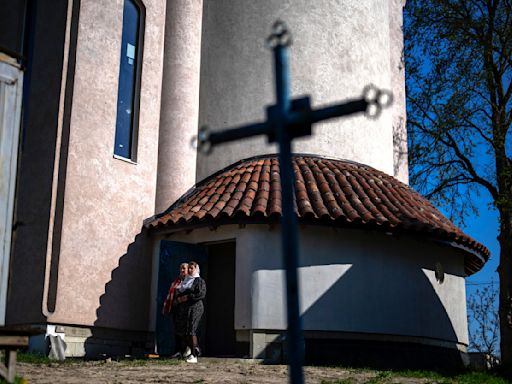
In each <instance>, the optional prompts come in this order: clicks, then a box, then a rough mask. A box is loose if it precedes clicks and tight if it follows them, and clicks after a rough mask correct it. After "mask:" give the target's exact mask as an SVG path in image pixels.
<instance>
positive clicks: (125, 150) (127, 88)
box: [114, 0, 144, 161]
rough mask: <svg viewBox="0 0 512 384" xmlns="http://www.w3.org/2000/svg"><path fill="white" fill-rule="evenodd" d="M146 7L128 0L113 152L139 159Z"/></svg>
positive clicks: (124, 18) (126, 1) (125, 7)
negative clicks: (141, 75) (137, 151)
mask: <svg viewBox="0 0 512 384" xmlns="http://www.w3.org/2000/svg"><path fill="white" fill-rule="evenodd" d="M143 35H144V8H143V6H142V4H139V3H138V2H136V1H134V0H125V1H124V9H123V34H122V41H121V65H120V68H119V88H118V94H117V119H116V140H115V148H114V154H115V155H117V156H120V157H123V158H126V159H130V160H133V161H135V160H136V146H137V128H138V120H139V93H140V73H141V63H142V37H143Z"/></svg>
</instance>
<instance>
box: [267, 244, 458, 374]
mask: <svg viewBox="0 0 512 384" xmlns="http://www.w3.org/2000/svg"><path fill="white" fill-rule="evenodd" d="M353 238H355V240H354V243H356V246H355V247H354V248H351V245H350V244H347V246H346V247H345V248H344V249H343V252H342V253H340V252H333V253H331V254H326V255H322V257H321V260H320V262H317V263H315V261H319V257H316V256H311V255H309V256H303V257H302V260H301V263H300V265H301V268H302V271H303V273H301V284H302V286H303V287H304V286H307V287H310V293H309V294H308V293H307V292H305V294H306V296H309V297H310V298H312V296H313V295H314V294H315V293H314V290H315V289H316V290H317V292H318V294H319V296H318V297H317V298H315V300H314V301H313V302H312V303H311V304H310V305H309V307H306V308H305V309H304V312H303V315H302V323H303V327H304V330H305V353H306V362H307V363H308V364H344V365H349V366H371V367H376V368H401V369H404V368H408V369H446V368H454V367H461V366H462V365H463V363H464V361H463V356H462V355H461V353H460V352H459V351H458V349H457V346H458V344H457V341H458V336H457V333H456V329H461V328H462V327H463V324H455V323H452V320H453V321H457V320H456V319H455V318H454V319H451V318H450V315H449V314H448V312H447V310H446V309H445V306H444V304H443V302H442V301H441V299H440V297H439V296H438V294H437V292H436V289H437V287H436V288H435V287H434V286H433V284H438V283H437V282H434V283H433V284H432V283H431V280H429V278H428V277H427V275H426V274H425V272H424V269H430V270H431V269H432V266H430V265H429V264H430V258H431V256H432V255H438V256H436V257H439V256H440V255H442V256H445V257H450V258H451V257H453V265H451V266H450V265H449V264H452V263H451V262H450V263H449V262H448V260H446V263H447V268H448V269H450V271H449V272H448V270H447V272H448V273H450V274H451V275H452V276H457V277H462V276H458V274H457V273H456V272H454V270H456V269H457V268H458V266H457V262H458V261H457V260H459V259H460V260H461V262H462V258H459V256H460V255H458V254H457V253H456V252H446V251H445V250H444V249H442V248H440V247H438V246H436V245H434V244H428V243H417V242H413V241H409V240H408V239H406V238H401V239H400V241H398V240H396V239H394V238H390V237H385V236H384V237H383V236H376V237H374V238H372V237H371V236H370V235H369V234H368V235H367V236H366V237H364V238H362V240H364V239H366V241H365V243H364V244H365V245H364V249H362V250H361V249H359V248H358V246H357V242H358V240H357V239H356V238H357V236H353ZM419 245H421V247H422V250H421V251H419V250H418V248H417V247H418V246H419ZM338 249H339V248H338ZM404 250H409V251H404ZM415 250H416V251H415ZM414 252H416V253H414ZM420 260H423V261H420ZM279 264H280V263H279V262H278V261H273V262H272V265H271V266H269V265H266V267H269V268H270V270H268V271H266V272H265V275H267V276H268V275H269V274H272V273H274V272H275V271H277V270H278V269H279V268H280V265H279ZM334 265H338V266H339V265H346V266H350V267H349V268H346V269H345V272H344V273H343V274H338V278H336V277H334V276H332V277H333V283H332V284H330V283H329V281H328V280H329V276H328V275H329V273H333V271H335V270H336V268H333V266H334ZM281 276H283V275H281ZM276 277H277V275H276ZM283 278H284V276H283ZM274 280H275V279H274ZM308 280H309V281H308ZM449 280H450V279H448V278H447V279H446V280H445V282H444V283H443V284H450V281H449ZM319 281H320V282H322V284H325V287H326V289H325V290H324V291H323V292H322V293H320V292H321V291H320V290H318V287H319V286H320V285H319V284H318V282H319ZM451 282H452V283H453V280H452V281H451ZM315 284H316V288H315ZM449 287H450V286H449V285H446V286H445V287H440V288H441V289H445V290H446V289H447V288H449ZM450 294H453V295H457V292H456V291H454V292H453V293H450ZM453 298H455V299H458V298H459V297H457V296H454V297H453ZM453 298H452V299H453ZM460 299H461V300H463V297H461V298H460ZM449 310H450V309H449ZM452 316H453V315H452ZM401 336H402V337H401ZM404 336H406V337H407V342H405V341H404ZM420 341H421V342H422V343H420ZM427 343H428V344H429V345H427ZM278 344H279V342H278V343H277V344H269V345H268V346H267V348H266V350H265V352H264V356H261V357H264V358H267V359H271V360H272V359H274V360H275V358H276V357H278V359H279V357H281V358H285V356H284V352H285V351H283V350H282V348H280V346H279V345H278ZM434 345H437V346H434ZM439 345H441V346H439Z"/></svg>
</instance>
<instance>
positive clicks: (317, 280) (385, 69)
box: [0, 0, 489, 367]
mask: <svg viewBox="0 0 512 384" xmlns="http://www.w3.org/2000/svg"><path fill="white" fill-rule="evenodd" d="M404 5H405V0H358V1H354V0H347V1H340V0H319V1H315V2H311V1H306V0H264V1H251V0H115V1H108V2H106V1H101V0H38V1H36V0H7V1H4V2H2V6H1V7H2V8H3V9H0V159H1V162H0V164H1V175H0V176H1V184H0V185H1V188H0V193H1V201H0V204H1V209H0V214H1V216H0V220H1V221H0V223H1V225H0V240H1V242H0V245H1V247H0V279H1V280H0V326H1V325H3V326H11V327H12V326H30V327H34V328H37V329H39V330H40V332H41V335H40V336H34V337H33V338H32V339H31V346H30V348H31V350H33V351H39V352H43V353H47V348H48V337H47V336H53V337H59V338H61V339H62V340H63V341H64V342H65V343H66V350H65V353H66V356H70V357H71V356H75V357H79V356H88V357H101V356H125V355H130V356H142V355H143V354H145V353H148V352H151V351H154V350H155V349H156V350H157V351H158V353H160V354H162V355H165V354H168V353H170V352H171V351H172V349H173V337H172V332H170V318H169V317H164V316H162V315H161V313H160V308H161V305H162V302H163V300H164V298H165V295H166V294H167V289H168V287H169V284H170V282H171V280H172V279H174V277H175V276H176V275H177V273H178V266H179V264H180V263H181V262H183V261H189V260H195V261H197V262H198V263H199V265H200V267H201V273H202V276H203V277H204V279H205V281H206V284H207V289H208V293H207V298H206V301H205V305H206V312H205V316H204V319H203V325H202V327H201V335H200V342H201V343H202V346H203V350H204V353H205V354H206V355H208V356H238V357H250V358H261V359H266V360H268V361H285V360H286V357H287V356H286V348H285V346H286V333H285V330H286V326H287V324H286V297H285V292H286V289H285V288H286V287H285V280H284V267H283V261H282V256H281V246H280V230H281V229H280V219H281V185H280V180H279V172H280V167H279V161H278V160H277V155H276V153H277V147H276V146H275V144H268V143H267V142H266V140H265V138H263V137H260V138H254V139H249V140H245V141H239V142H234V143H230V144H225V145H223V146H219V147H215V148H214V149H213V151H212V152H211V153H208V154H204V153H198V152H197V151H196V149H194V147H193V146H192V139H193V137H194V136H196V135H197V134H198V127H201V126H208V127H210V128H211V129H212V130H217V129H223V128H226V127H233V126H239V125H243V124H246V123H250V122H256V121H262V120H264V119H265V107H266V106H267V105H270V104H272V103H274V95H273V89H274V86H273V68H272V55H271V51H270V50H269V49H268V48H267V47H266V45H265V39H266V38H267V36H268V35H269V34H270V32H271V26H272V24H273V23H274V22H275V21H276V20H278V19H281V20H284V21H285V22H286V24H287V26H288V28H289V30H290V31H291V33H292V38H293V44H292V45H291V47H290V64H291V67H290V73H291V92H292V95H293V97H298V96H304V95H310V96H311V100H312V104H313V107H316V106H323V105H329V104H333V103H338V102H340V101H343V100H347V99H354V98H359V97H360V96H361V95H362V92H363V88H364V87H365V86H366V85H368V84H375V85H376V86H377V87H379V88H381V89H388V90H390V91H392V93H393V96H394V103H393V105H392V106H391V108H388V109H387V110H384V111H383V112H382V114H381V115H380V116H379V117H378V118H376V119H368V118H367V117H365V116H364V115H354V116H352V117H349V118H343V119H339V120H332V121H328V122H324V123H321V124H317V125H315V126H314V127H313V135H312V136H311V137H304V138H301V139H298V140H296V141H295V142H294V143H293V153H294V155H293V169H294V173H295V178H296V181H295V201H294V207H295V212H296V214H297V217H298V222H299V253H300V255H299V271H298V275H299V284H300V312H301V319H302V323H303V327H304V338H305V353H306V361H308V362H313V363H318V362H326V361H329V362H331V361H332V362H344V363H347V364H353V365H371V364H377V365H378V364H380V365H382V366H391V365H396V363H397V362H398V361H399V362H401V364H402V365H403V366H406V367H416V366H429V365H430V366H438V365H447V364H461V363H462V362H464V359H465V357H466V353H467V345H468V329H467V328H468V326H467V317H466V297H465V277H467V276H468V275H471V274H473V273H475V272H477V271H478V270H480V269H481V268H482V266H483V264H484V263H485V262H486V261H487V259H488V257H489V251H488V250H487V249H486V248H485V247H484V246H483V245H481V244H479V243H477V242H476V241H474V240H473V239H471V238H470V237H469V236H467V235H465V234H464V233H463V232H462V231H461V230H460V229H458V228H457V227H456V226H455V225H454V224H453V223H451V222H450V221H449V220H448V219H447V218H445V217H444V216H443V215H442V214H441V213H440V212H439V211H438V210H437V209H436V208H434V207H433V206H432V204H431V203H429V202H428V201H427V200H426V199H425V198H423V197H422V196H420V195H419V194H418V193H416V192H415V191H414V190H412V189H411V188H410V187H409V186H408V167H407V135H406V124H405V122H406V112H405V82H404V66H403V61H402V54H403V35H402V11H403V7H404Z"/></svg>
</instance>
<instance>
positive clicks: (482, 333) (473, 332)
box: [468, 285, 500, 356]
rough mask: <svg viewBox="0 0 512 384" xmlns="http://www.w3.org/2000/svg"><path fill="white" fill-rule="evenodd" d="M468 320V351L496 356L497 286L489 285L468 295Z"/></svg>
mask: <svg viewBox="0 0 512 384" xmlns="http://www.w3.org/2000/svg"><path fill="white" fill-rule="evenodd" d="M468 322H469V323H470V327H469V349H470V351H471V350H472V351H478V352H483V353H486V354H488V355H491V356H497V355H498V352H499V330H500V321H499V315H498V289H497V287H495V286H494V285H490V286H487V287H485V288H482V289H477V290H476V291H475V292H473V293H472V294H471V295H469V297H468ZM471 325H473V326H471Z"/></svg>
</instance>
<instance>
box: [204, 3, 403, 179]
mask: <svg viewBox="0 0 512 384" xmlns="http://www.w3.org/2000/svg"><path fill="white" fill-rule="evenodd" d="M401 12H402V4H401V2H398V1H393V2H389V3H388V1H382V0H349V1H339V0H320V1H314V2H311V1H307V0H286V1H282V0H265V1H252V0H239V1H236V2H233V1H230V0H215V1H213V0H206V1H204V12H203V37H202V54H201V84H200V111H199V124H200V126H201V125H208V126H209V127H211V128H212V129H218V128H226V127H229V126H234V125H239V124H244V123H248V122H254V121H260V120H263V119H264V118H265V111H264V108H265V106H266V105H269V104H272V103H274V74H273V62H272V53H271V52H270V51H269V50H268V49H266V48H265V39H266V38H267V36H268V35H269V34H270V32H271V26H272V24H273V23H274V22H275V21H276V20H277V19H282V20H284V21H285V22H286V24H287V25H288V27H289V29H290V31H291V33H292V35H293V45H292V46H291V48H290V64H291V91H292V94H293V96H294V97H298V96H300V95H305V94H308V95H311V97H312V103H313V106H319V105H324V104H329V103H335V102H340V101H342V100H345V99H347V98H358V97H360V96H361V94H362V90H363V87H364V86H365V85H367V84H370V83H374V84H375V85H377V86H378V87H381V88H386V89H393V90H394V91H395V90H399V91H400V90H402V89H403V88H404V83H403V81H402V80H403V78H398V77H396V76H394V68H393V70H392V68H391V66H392V65H395V64H396V63H397V62H399V57H398V58H391V55H400V54H401V47H402V45H401V44H402V40H401V39H402V37H401V35H400V34H396V33H395V30H397V29H398V30H400V25H397V26H395V25H394V24H397V23H401V18H398V17H395V15H396V14H400V15H401ZM390 23H394V24H393V33H391V32H390ZM395 47H396V49H395ZM402 72H403V71H402ZM397 79H398V80H397ZM400 81H401V82H400ZM399 96H403V94H401V95H399ZM398 99H399V101H400V102H401V101H402V100H401V97H399V98H398ZM400 114H401V115H402V117H405V108H404V105H403V103H400V105H399V106H398V107H397V108H394V109H388V110H386V111H384V113H383V114H382V116H381V117H380V118H379V119H378V120H369V119H367V118H366V117H364V116H362V115H359V116H356V117H350V118H344V119H341V120H340V119H338V120H335V121H333V122H328V123H322V124H317V125H315V128H314V136H313V137H311V138H302V139H299V140H297V141H296V142H295V145H294V151H295V152H304V153H314V154H318V155H325V156H330V157H336V158H343V159H349V160H354V161H358V162H361V163H364V164H368V165H371V166H373V167H375V168H377V169H379V170H381V171H384V172H386V173H388V174H390V175H395V176H397V177H399V178H400V179H401V180H402V181H405V182H406V181H407V170H406V167H407V164H406V163H404V162H402V163H400V164H399V165H398V164H397V162H396V161H395V160H394V159H393V156H394V142H393V121H394V120H395V119H398V115H400ZM402 120H403V119H402ZM401 129H402V130H404V129H405V126H402V128H401ZM276 151H277V149H276V146H275V145H273V146H269V145H268V144H267V143H266V139H264V138H257V139H250V140H248V141H244V142H237V143H231V144H227V145H224V146H222V147H219V148H216V149H214V151H213V153H212V154H210V155H209V156H208V157H206V156H204V155H202V154H200V155H199V156H198V165H197V167H198V171H197V174H198V180H200V179H202V178H204V177H206V176H208V175H210V174H211V173H213V172H214V171H216V170H218V169H221V168H223V167H225V166H227V165H229V164H231V163H233V162H235V161H238V160H240V159H241V158H246V157H249V156H253V155H258V154H263V153H272V152H276ZM394 165H395V166H394ZM403 167H405V169H401V168H403Z"/></svg>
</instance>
